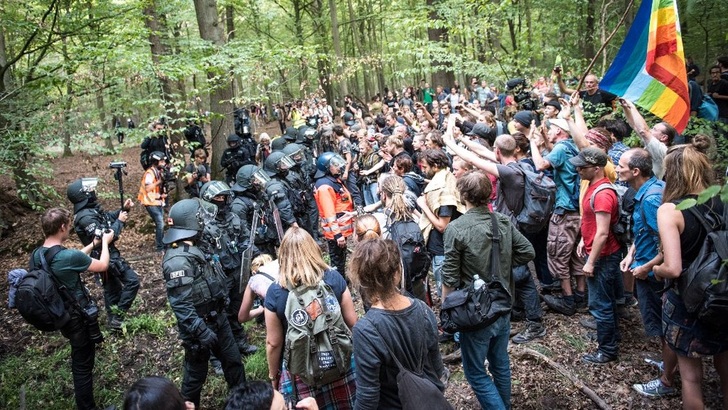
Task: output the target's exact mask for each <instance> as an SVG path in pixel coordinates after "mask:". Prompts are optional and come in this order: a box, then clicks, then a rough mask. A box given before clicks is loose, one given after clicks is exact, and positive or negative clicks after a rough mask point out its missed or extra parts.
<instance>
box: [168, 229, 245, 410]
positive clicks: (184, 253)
mask: <svg viewBox="0 0 728 410" xmlns="http://www.w3.org/2000/svg"><path fill="white" fill-rule="evenodd" d="M162 270H163V274H164V280H165V283H166V286H167V298H168V299H169V304H170V306H171V307H172V311H173V312H174V315H175V317H176V318H177V327H178V328H179V338H180V339H181V340H182V346H183V347H184V349H185V358H184V370H185V371H184V378H183V380H182V395H183V396H184V397H185V398H186V399H187V400H190V401H192V402H193V403H194V404H195V407H196V408H199V406H200V392H201V391H202V386H203V385H204V383H205V381H206V380H207V370H208V368H207V362H208V360H209V359H210V352H211V351H212V353H214V354H215V356H217V357H218V358H219V359H220V361H221V362H222V367H223V372H224V374H225V381H226V382H227V384H228V387H230V388H232V387H234V386H237V385H239V384H240V383H242V382H244V381H245V368H244V367H243V364H242V360H241V358H240V352H239V351H238V347H237V345H236V344H235V339H234V338H233V334H232V332H231V330H230V323H229V322H228V320H227V317H226V316H225V313H224V309H225V304H226V295H227V288H226V283H225V282H226V278H225V277H224V276H223V275H220V274H218V273H215V271H214V270H213V269H212V267H211V266H210V264H209V263H208V262H207V261H206V260H205V255H204V254H203V253H202V251H201V250H200V249H199V248H198V247H196V246H194V245H188V244H185V243H183V242H177V243H174V244H173V245H172V246H171V248H169V249H168V250H167V252H166V253H165V255H164V260H163V262H162ZM210 332H212V333H210ZM211 335H212V336H211Z"/></svg>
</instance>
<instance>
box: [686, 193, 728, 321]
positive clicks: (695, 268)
mask: <svg viewBox="0 0 728 410" xmlns="http://www.w3.org/2000/svg"><path fill="white" fill-rule="evenodd" d="M688 211H689V212H690V213H691V214H693V216H695V218H697V220H698V221H700V224H701V225H703V227H704V229H705V230H706V232H708V235H707V236H706V237H705V242H704V243H703V246H702V247H701V248H700V253H698V256H697V257H696V258H695V259H694V260H693V262H692V263H691V264H690V266H688V267H687V268H685V269H684V270H683V272H682V273H681V274H680V277H679V278H678V279H677V286H678V290H679V291H680V297H681V298H682V300H683V302H684V303H685V308H686V309H687V311H688V312H690V313H697V315H698V320H699V321H700V322H701V323H703V324H705V325H707V326H709V327H711V328H713V329H721V328H722V327H724V326H726V324H728V265H726V261H727V260H728V225H727V223H728V206H726V204H723V215H722V216H721V215H717V214H716V213H711V212H706V213H705V214H703V213H701V212H700V211H699V210H697V209H696V207H695V206H692V207H690V208H688Z"/></svg>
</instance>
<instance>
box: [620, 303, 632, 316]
mask: <svg viewBox="0 0 728 410" xmlns="http://www.w3.org/2000/svg"><path fill="white" fill-rule="evenodd" d="M617 317H619V318H620V319H630V318H631V317H632V312H630V311H629V309H628V308H627V306H626V305H617Z"/></svg>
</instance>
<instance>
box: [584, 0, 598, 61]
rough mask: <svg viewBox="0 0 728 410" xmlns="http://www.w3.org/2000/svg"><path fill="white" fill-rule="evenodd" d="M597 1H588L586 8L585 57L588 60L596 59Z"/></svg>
mask: <svg viewBox="0 0 728 410" xmlns="http://www.w3.org/2000/svg"><path fill="white" fill-rule="evenodd" d="M596 3H597V0H587V3H586V4H587V7H586V29H585V34H586V35H585V38H584V57H585V58H586V59H587V60H591V59H592V58H594V53H595V50H594V24H595V22H596V18H595V17H594V15H595V14H596V7H597V5H596Z"/></svg>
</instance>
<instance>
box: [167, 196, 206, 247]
mask: <svg viewBox="0 0 728 410" xmlns="http://www.w3.org/2000/svg"><path fill="white" fill-rule="evenodd" d="M215 215H217V207H216V206H215V205H213V204H211V203H208V202H205V201H202V200H200V198H191V199H183V200H181V201H179V202H177V203H176V204H174V205H172V208H171V209H170V210H169V218H167V223H168V224H169V229H167V232H166V233H165V234H164V239H163V240H162V242H164V243H165V244H167V245H169V244H171V243H174V242H177V241H181V240H183V239H190V238H193V237H195V236H196V235H197V234H199V233H200V232H202V230H203V229H204V228H205V224H206V223H208V222H210V221H213V220H215Z"/></svg>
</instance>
